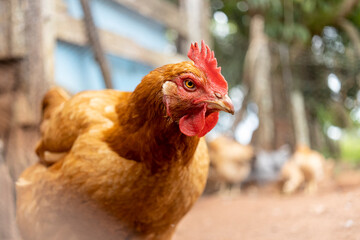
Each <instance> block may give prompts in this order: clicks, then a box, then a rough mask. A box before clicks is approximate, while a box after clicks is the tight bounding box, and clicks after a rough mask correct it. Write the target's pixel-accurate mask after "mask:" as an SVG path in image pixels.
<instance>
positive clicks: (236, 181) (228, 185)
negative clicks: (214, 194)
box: [207, 136, 254, 194]
mask: <svg viewBox="0 0 360 240" xmlns="http://www.w3.org/2000/svg"><path fill="white" fill-rule="evenodd" d="M208 147H209V154H210V172H209V178H208V184H207V188H208V191H209V192H210V191H214V189H217V190H219V193H220V194H223V193H226V192H227V191H228V192H230V193H231V192H237V191H239V190H240V184H241V183H242V182H243V181H244V180H245V179H246V178H247V177H248V175H249V173H250V170H251V160H252V159H253V157H254V150H253V148H252V147H251V146H250V145H242V144H240V143H238V142H236V141H235V140H233V139H230V138H228V137H225V136H219V137H217V138H216V139H214V140H212V141H210V142H208ZM211 189H213V190H211Z"/></svg>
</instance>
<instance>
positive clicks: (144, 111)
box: [107, 79, 199, 172]
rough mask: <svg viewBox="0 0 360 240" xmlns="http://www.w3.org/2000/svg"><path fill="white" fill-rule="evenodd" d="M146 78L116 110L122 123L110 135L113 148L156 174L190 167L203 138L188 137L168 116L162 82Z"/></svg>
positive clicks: (109, 138) (109, 141) (110, 143)
mask: <svg viewBox="0 0 360 240" xmlns="http://www.w3.org/2000/svg"><path fill="white" fill-rule="evenodd" d="M149 80H151V79H143V81H142V82H141V83H140V84H139V85H138V87H137V88H136V89H135V91H134V92H133V93H132V94H131V95H130V96H129V97H128V99H127V100H126V101H121V102H119V104H118V105H117V107H116V111H117V114H118V124H115V126H114V128H113V129H112V130H111V131H110V132H109V133H108V139H107V140H108V143H109V146H110V147H111V148H112V149H113V150H114V151H116V152H117V153H118V154H119V155H120V156H121V157H123V158H126V159H129V160H134V161H137V162H142V163H144V164H145V165H146V166H147V167H148V168H149V169H150V170H151V171H152V172H156V171H157V170H159V169H166V168H168V167H169V166H170V165H171V164H172V163H180V164H182V165H184V166H185V165H187V164H188V163H189V162H190V160H191V159H192V156H193V155H194V153H195V150H196V148H197V145H198V142H199V138H198V137H188V136H186V135H184V134H182V133H181V132H180V130H179V125H178V123H176V122H174V121H173V120H172V119H171V118H170V117H169V116H167V113H166V108H165V105H164V103H163V94H162V91H161V90H162V83H163V82H161V81H149Z"/></svg>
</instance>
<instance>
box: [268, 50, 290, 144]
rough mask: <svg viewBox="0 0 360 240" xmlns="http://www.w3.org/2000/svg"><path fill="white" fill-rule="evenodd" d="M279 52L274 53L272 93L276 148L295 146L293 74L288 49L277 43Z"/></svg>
mask: <svg viewBox="0 0 360 240" xmlns="http://www.w3.org/2000/svg"><path fill="white" fill-rule="evenodd" d="M274 49H276V50H277V51H274V52H273V53H272V58H271V59H272V65H273V67H272V73H271V77H272V91H273V101H274V122H275V148H276V149H278V148H279V147H281V146H283V145H289V146H290V147H291V148H293V147H294V145H295V134H294V127H293V125H294V124H293V118H292V115H291V101H290V92H291V89H292V85H293V84H292V72H291V69H290V60H289V57H288V55H289V53H288V47H287V46H286V45H284V44H278V43H275V47H274Z"/></svg>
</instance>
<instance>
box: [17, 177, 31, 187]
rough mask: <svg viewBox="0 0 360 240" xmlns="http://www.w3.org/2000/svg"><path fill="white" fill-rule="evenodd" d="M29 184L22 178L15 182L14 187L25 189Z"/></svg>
mask: <svg viewBox="0 0 360 240" xmlns="http://www.w3.org/2000/svg"><path fill="white" fill-rule="evenodd" d="M30 184H31V182H30V181H28V180H26V179H24V178H19V179H18V180H17V181H16V186H17V187H26V186H28V185H30Z"/></svg>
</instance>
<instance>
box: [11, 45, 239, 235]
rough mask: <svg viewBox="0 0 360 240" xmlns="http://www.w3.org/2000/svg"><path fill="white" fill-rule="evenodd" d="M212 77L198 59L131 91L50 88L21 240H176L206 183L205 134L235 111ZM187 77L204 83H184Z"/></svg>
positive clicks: (27, 179)
mask: <svg viewBox="0 0 360 240" xmlns="http://www.w3.org/2000/svg"><path fill="white" fill-rule="evenodd" d="M192 47H193V46H192ZM195 47H196V48H197V45H195ZM203 48H204V47H203ZM195 50H196V49H195ZM212 57H213V55H212ZM215 66H216V62H215ZM216 71H218V70H216ZM211 74H213V72H212V73H211ZM207 75H210V74H207V72H206V71H204V70H202V69H201V68H200V69H199V67H197V65H196V60H195V64H194V63H193V62H182V63H179V64H173V65H165V66H163V67H161V68H158V69H156V70H154V71H152V72H150V73H149V74H148V75H147V76H145V77H144V78H143V80H142V81H141V83H140V84H139V85H138V86H137V88H136V89H135V91H134V92H132V93H129V92H120V91H116V90H103V91H87V92H82V93H79V94H77V95H75V96H74V97H72V98H70V97H68V96H67V95H66V94H65V93H64V92H63V91H62V90H61V89H52V90H50V91H49V92H48V93H47V94H46V95H45V97H44V100H43V122H42V124H41V133H42V138H41V140H40V142H39V144H38V147H37V150H36V152H37V154H38V155H39V158H40V162H39V163H37V164H35V165H33V166H31V167H30V168H28V169H26V170H25V171H24V172H23V174H22V175H21V177H20V178H19V180H18V182H17V196H18V197H17V221H18V225H19V228H20V231H21V233H22V236H23V238H24V239H39V240H43V239H59V240H60V239H94V240H95V239H107V240H111V239H170V238H171V236H172V234H173V232H174V230H175V227H176V225H177V223H178V222H179V221H180V219H181V218H182V217H183V216H184V215H185V214H186V213H187V212H188V211H189V209H190V208H191V206H192V205H193V204H194V202H195V201H196V199H197V198H198V197H199V196H200V195H201V193H202V191H203V189H204V185H205V182H206V177H207V172H208V166H209V157H208V153H207V148H206V143H205V141H204V139H203V138H201V136H203V135H204V134H206V132H207V131H210V130H211V128H212V127H213V126H215V124H216V121H217V116H218V115H217V114H218V111H219V110H224V109H225V110H226V111H228V112H233V106H232V104H231V102H229V101H230V100H229V99H228V97H227V95H226V96H225V95H223V96H224V100H222V99H221V102H219V99H218V98H219V96H220V93H219V92H216V94H215V95H214V92H213V90H211V91H210V90H206V87H207V85H206V84H209V83H208V82H209V81H210V78H209V77H208V76H207ZM216 76H218V75H216ZM219 76H221V75H219ZM189 79H190V80H191V81H193V83H192V84H194V85H195V86H196V87H197V88H198V90H196V91H193V89H187V86H186V85H185V82H187V83H188V81H190V80H189ZM220 80H221V81H225V80H222V79H220ZM220 80H217V81H220ZM220 83H221V84H222V86H221V87H222V88H223V89H224V90H222V89H220V90H221V93H223V94H225V93H227V85H226V82H225V84H224V83H222V82H220ZM216 84H219V83H216ZM214 86H215V87H214ZM224 86H225V87H226V89H225V88H224ZM211 87H212V89H215V90H216V85H211ZM203 89H205V90H206V92H205V90H203ZM190 90H191V91H190ZM210 95H211V96H210ZM199 98H201V102H199V101H198V99H199ZM195 101H197V102H196V103H195ZM224 104H225V105H224ZM184 133H186V134H184ZM199 136H200V137H199Z"/></svg>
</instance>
